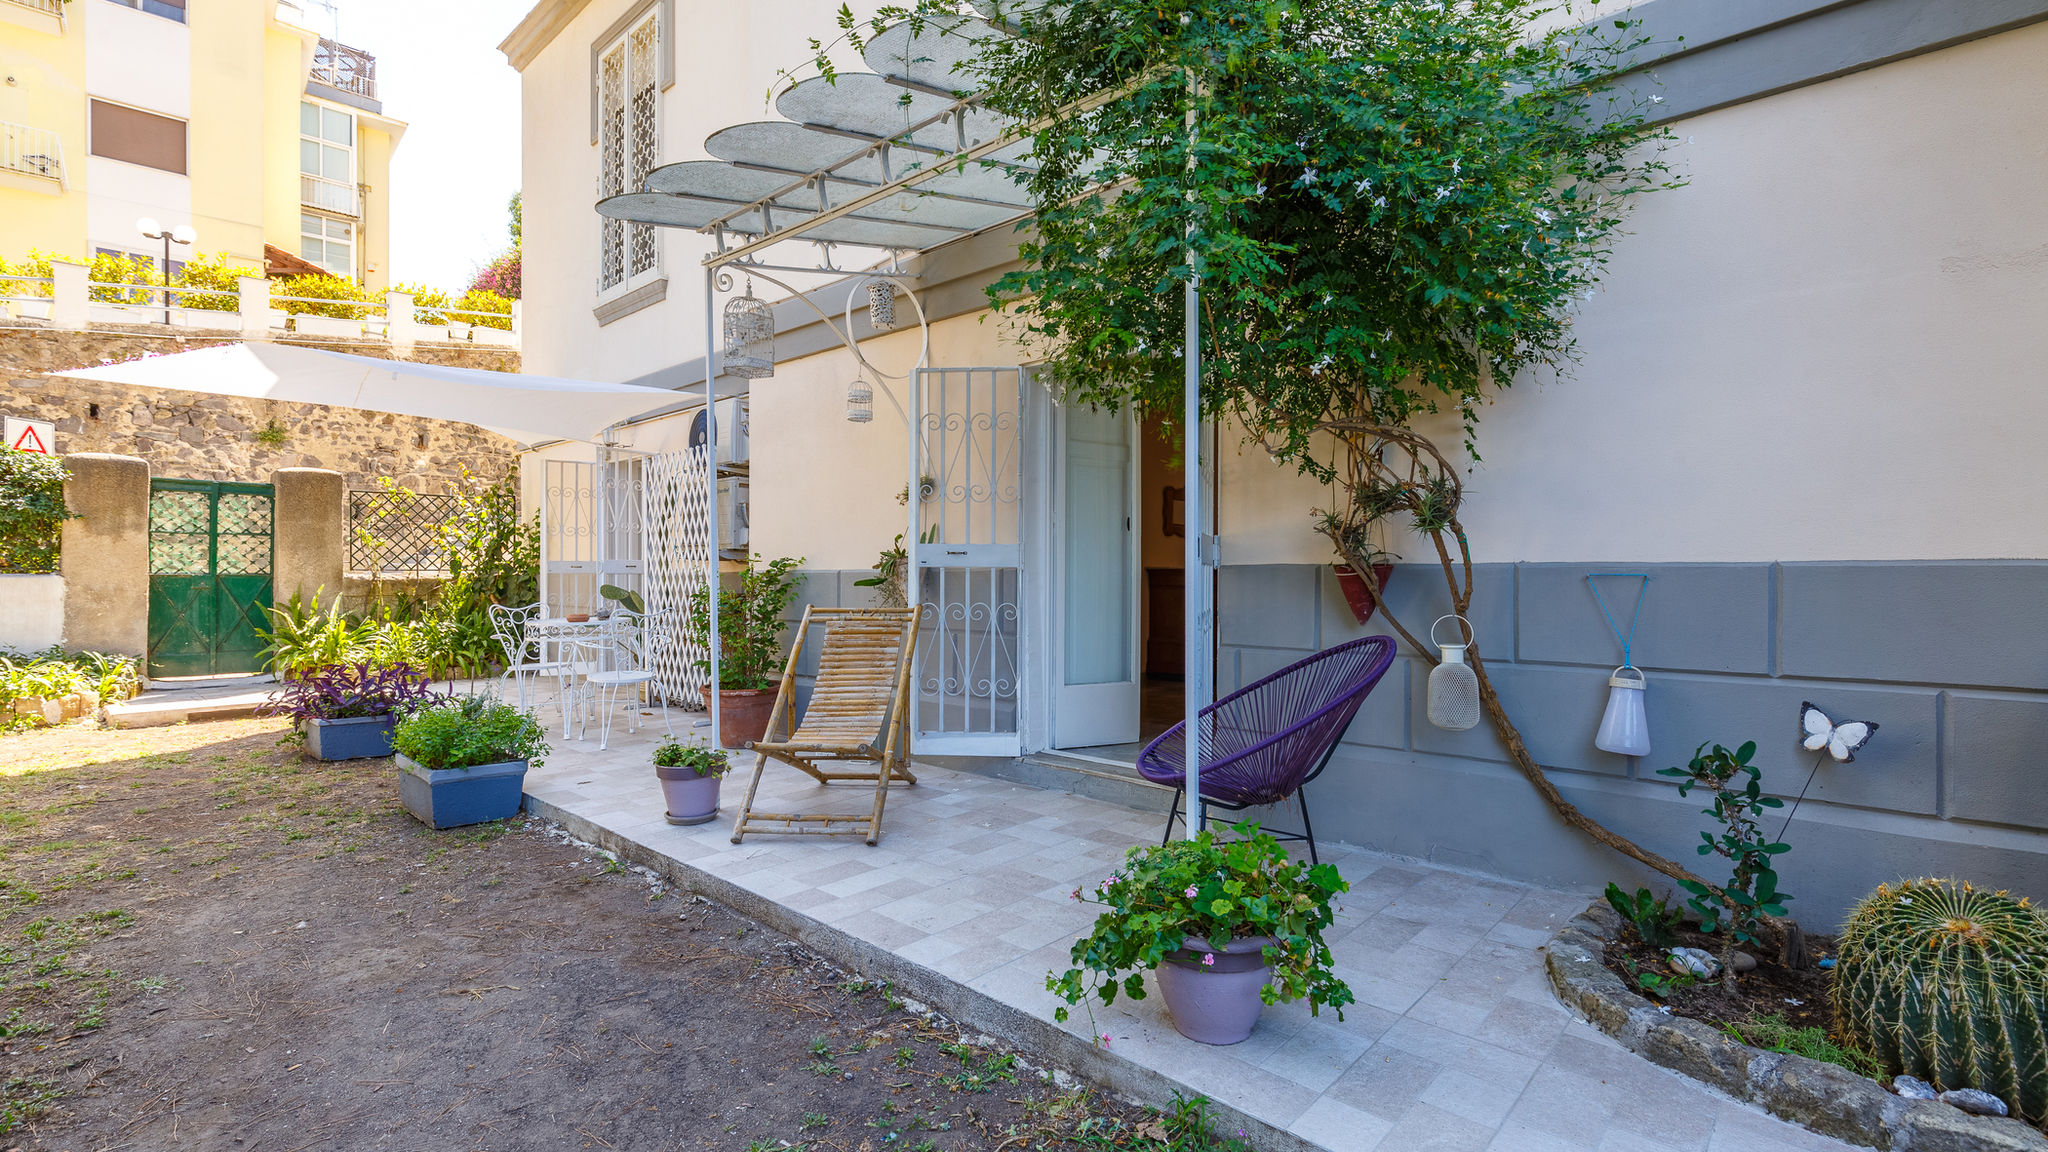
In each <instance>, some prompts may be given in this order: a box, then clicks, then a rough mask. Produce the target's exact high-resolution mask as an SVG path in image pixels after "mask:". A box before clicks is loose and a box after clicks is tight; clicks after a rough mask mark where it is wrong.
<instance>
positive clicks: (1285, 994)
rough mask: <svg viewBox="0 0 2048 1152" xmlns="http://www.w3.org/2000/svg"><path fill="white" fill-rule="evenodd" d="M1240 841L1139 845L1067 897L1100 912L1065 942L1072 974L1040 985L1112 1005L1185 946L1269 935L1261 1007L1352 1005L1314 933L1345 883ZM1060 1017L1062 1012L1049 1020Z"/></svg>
mask: <svg viewBox="0 0 2048 1152" xmlns="http://www.w3.org/2000/svg"><path fill="white" fill-rule="evenodd" d="M1232 831H1234V832H1236V833H1237V835H1238V836H1239V837H1240V839H1237V840H1231V841H1225V842H1218V841H1217V839H1216V833H1215V831H1214V830H1213V829H1204V830H1202V831H1201V832H1200V833H1199V834H1197V835H1196V836H1195V838H1194V839H1192V840H1176V841H1173V842H1172V843H1170V844H1165V845H1159V844H1152V845H1145V846H1141V847H1137V848H1133V849H1131V850H1130V852H1128V853H1127V854H1125V857H1124V866H1123V868H1121V869H1119V870H1118V871H1117V872H1116V873H1114V874H1113V875H1111V876H1110V877H1109V878H1108V879H1106V880H1103V881H1102V882H1101V883H1099V884H1097V885H1096V886H1095V887H1094V888H1093V889H1092V890H1086V891H1084V890H1083V889H1080V888H1076V889H1075V890H1074V898H1075V899H1077V900H1084V901H1086V902H1088V903H1091V904H1100V905H1102V906H1103V909H1104V911H1103V912H1102V914H1101V915H1099V916H1097V917H1096V919H1095V927H1094V928H1092V929H1091V930H1090V931H1089V933H1088V935H1086V936H1083V937H1081V938H1080V939H1079V940H1076V941H1074V948H1073V961H1074V964H1075V967H1073V968H1070V969H1068V970H1067V971H1066V972H1065V973H1048V974H1047V975H1046V979H1045V986H1046V988H1047V989H1048V990H1050V991H1051V992H1053V993H1054V994H1055V995H1057V996H1059V997H1060V998H1061V999H1062V1000H1065V1001H1066V1002H1067V1003H1068V1004H1079V1003H1080V1002H1081V1001H1082V1000H1083V999H1085V998H1087V997H1089V996H1090V995H1093V996H1095V997H1096V998H1098V999H1100V1000H1101V1001H1102V1002H1103V1003H1104V1004H1113V1003H1115V1002H1116V996H1117V992H1118V990H1119V988H1121V990H1122V991H1123V994H1124V995H1126V996H1129V997H1130V998H1131V999H1133V1000H1142V999H1144V998H1145V981H1144V975H1143V974H1144V973H1145V972H1146V971H1149V970H1151V969H1153V968H1157V967H1158V966H1159V965H1161V964H1163V963H1165V962H1166V958H1167V957H1168V956H1171V955H1172V954H1173V953H1175V952H1178V951H1180V949H1181V948H1183V947H1186V948H1190V949H1194V950H1197V951H1200V950H1202V949H1205V948H1206V949H1208V950H1210V951H1222V949H1223V948H1224V946H1225V945H1227V944H1228V943H1229V942H1230V941H1232V940H1234V939H1242V938H1246V937H1256V936H1265V937H1270V938H1271V939H1272V940H1273V943H1272V944H1270V945H1268V946H1267V947H1266V963H1267V964H1269V965H1270V966H1271V967H1272V970H1273V977H1272V981H1271V982H1270V983H1268V984H1267V985H1266V987H1265V988H1264V989H1263V990H1262V991H1261V992H1260V993H1259V995H1260V997H1261V998H1263V999H1264V1000H1265V1002H1266V1003H1268V1004H1273V1003H1276V1002H1279V1001H1282V1000H1299V999H1302V998H1304V997H1306V998H1307V999H1308V1002H1309V1011H1310V1012H1311V1013H1319V1012H1320V1011H1321V1009H1322V1008H1324V1007H1326V1006H1327V1007H1332V1008H1335V1009H1337V1018H1338V1019H1339V1020H1342V1019H1343V1018H1344V1008H1343V1006H1344V1005H1346V1004H1349V1003H1351V1002H1352V994H1351V989H1350V987H1349V986H1347V985H1346V984H1345V983H1344V982H1343V981H1342V980H1339V979H1338V978H1337V974H1336V973H1335V972H1334V971H1332V968H1331V965H1332V964H1333V960H1332V958H1331V956H1330V946H1329V944H1328V943H1326V942H1325V941H1324V939H1323V932H1324V931H1325V930H1326V929H1328V928H1329V926H1330V924H1331V922H1332V920H1333V919H1334V918H1335V912H1334V910H1333V909H1332V907H1331V901H1332V900H1333V899H1335V897H1336V895H1337V893H1339V892H1348V891H1350V888H1351V886H1350V885H1349V884H1346V883H1345V882H1344V878H1343V877H1342V876H1340V875H1338V873H1337V869H1336V866H1335V865H1331V864H1318V865H1315V866H1313V867H1311V866H1310V865H1309V864H1308V863H1307V862H1306V861H1299V860H1289V859H1288V858H1287V853H1286V852H1285V851H1284V850H1282V849H1281V847H1280V844H1279V842H1278V841H1276V840H1274V839H1273V837H1272V836H1271V835H1269V834H1267V833H1265V832H1261V831H1259V827H1258V825H1256V824H1250V823H1245V824H1239V825H1237V826H1236V827H1235V828H1233V829H1232ZM1053 1014H1054V1015H1055V1016H1056V1017H1058V1018H1059V1019H1061V1020H1065V1019H1066V1018H1067V1010H1066V1008H1064V1007H1062V1008H1058V1009H1055V1010H1054V1013H1053Z"/></svg>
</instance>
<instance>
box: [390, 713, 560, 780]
mask: <svg viewBox="0 0 2048 1152" xmlns="http://www.w3.org/2000/svg"><path fill="white" fill-rule="evenodd" d="M391 746H392V747H393V748H396V749H397V750H398V751H399V752H400V753H402V754H403V755H404V756H405V757H406V759H408V760H411V761H412V762H413V763H415V764H418V765H419V766H420V767H422V768H434V769H439V768H475V767H477V766H478V765H481V764H497V763H500V762H502V761H506V760H524V761H526V764H527V766H528V767H530V768H538V767H540V766H541V763H542V761H543V757H545V756H547V754H548V743H547V733H546V731H545V730H543V729H542V727H541V723H540V721H539V720H537V719H535V718H534V715H533V713H532V712H529V711H523V710H521V709H518V708H514V707H513V706H512V705H510V704H507V703H505V702H504V701H503V700H500V699H498V698H497V697H495V696H458V697H456V698H454V699H452V700H447V701H444V702H442V703H439V704H433V705H429V706H427V707H425V708H420V709H418V710H416V711H413V712H411V713H409V714H408V715H407V716H406V717H405V719H403V720H400V721H399V722H398V727H397V728H396V729H394V730H393V731H392V733H391Z"/></svg>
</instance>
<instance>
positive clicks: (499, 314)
mask: <svg viewBox="0 0 2048 1152" xmlns="http://www.w3.org/2000/svg"><path fill="white" fill-rule="evenodd" d="M455 307H456V308H458V309H460V310H461V311H464V312H489V313H492V315H489V316H456V317H453V319H456V320H460V321H462V322H463V323H465V324H474V325H476V326H477V327H479V328H498V329H502V330H504V331H506V332H510V331H511V330H512V298H511V297H510V296H500V295H498V294H497V293H496V292H493V291H491V290H490V289H488V288H471V289H470V290H469V291H467V292H464V293H463V294H462V298H461V299H460V300H457V301H456V302H455Z"/></svg>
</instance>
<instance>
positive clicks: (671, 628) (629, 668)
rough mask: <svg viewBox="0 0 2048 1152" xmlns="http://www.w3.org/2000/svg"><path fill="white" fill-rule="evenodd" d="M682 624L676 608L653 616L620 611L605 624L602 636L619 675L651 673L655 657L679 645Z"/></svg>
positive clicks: (649, 613) (601, 631)
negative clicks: (623, 673) (679, 629)
mask: <svg viewBox="0 0 2048 1152" xmlns="http://www.w3.org/2000/svg"><path fill="white" fill-rule="evenodd" d="M679 623H680V617H679V615H678V613H677V612H676V611H675V610H674V609H672V608H663V609H657V610H655V611H653V612H631V611H628V610H626V609H624V608H620V609H618V610H616V611H614V612H613V613H612V614H611V618H610V619H608V620H606V621H605V623H604V627H603V628H602V629H600V630H599V636H600V637H601V638H602V643H603V644H605V645H607V646H608V647H609V650H610V652H611V653H612V658H613V659H614V660H615V661H616V662H617V663H616V664H615V665H614V667H615V668H616V669H617V670H618V671H622V672H651V671H653V670H654V658H655V654H656V653H657V652H660V651H663V650H665V649H666V648H668V647H669V646H671V645H673V644H675V643H676V642H677V640H676V637H675V631H676V627H677V625H678V624H679Z"/></svg>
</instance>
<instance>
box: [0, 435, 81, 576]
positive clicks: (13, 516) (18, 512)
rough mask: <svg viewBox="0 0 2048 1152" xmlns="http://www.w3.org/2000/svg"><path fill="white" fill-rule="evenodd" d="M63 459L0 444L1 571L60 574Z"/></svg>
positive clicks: (64, 515)
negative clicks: (58, 562) (58, 564)
mask: <svg viewBox="0 0 2048 1152" xmlns="http://www.w3.org/2000/svg"><path fill="white" fill-rule="evenodd" d="M70 475H71V473H70V472H69V471H68V470H67V469H66V468H65V467H64V461H63V460H61V459H59V458H57V457H55V456H51V455H48V454H46V453H42V452H21V451H17V450H16V449H13V448H8V447H5V446H4V445H0V572H55V571H56V570H57V559H58V553H59V550H60V546H61V545H62V543H63V539H64V521H66V520H69V519H71V512H70V510H69V509H67V508H65V506H64V481H65V480H66V479H68V478H70Z"/></svg>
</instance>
